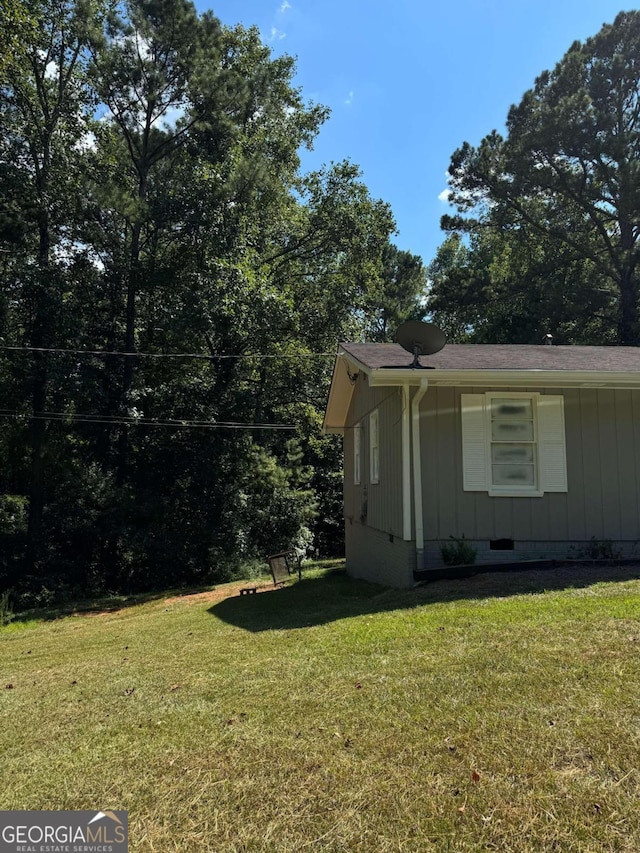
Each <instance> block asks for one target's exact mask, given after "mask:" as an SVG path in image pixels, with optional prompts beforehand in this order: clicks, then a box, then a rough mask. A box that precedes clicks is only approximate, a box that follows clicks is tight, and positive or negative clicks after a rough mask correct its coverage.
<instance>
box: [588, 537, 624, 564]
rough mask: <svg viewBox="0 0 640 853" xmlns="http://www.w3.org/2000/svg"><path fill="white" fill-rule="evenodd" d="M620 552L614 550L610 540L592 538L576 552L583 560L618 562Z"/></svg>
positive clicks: (617, 549) (616, 549)
mask: <svg viewBox="0 0 640 853" xmlns="http://www.w3.org/2000/svg"><path fill="white" fill-rule="evenodd" d="M621 556H622V551H620V549H619V548H615V547H614V545H613V542H612V540H611V539H596V537H595V536H592V537H591V539H590V540H589V544H588V545H587V546H586V547H585V548H583V549H582V550H581V551H578V557H580V558H581V559H584V560H619V559H620V557H621Z"/></svg>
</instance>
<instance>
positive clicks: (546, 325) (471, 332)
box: [429, 11, 640, 346]
mask: <svg viewBox="0 0 640 853" xmlns="http://www.w3.org/2000/svg"><path fill="white" fill-rule="evenodd" d="M449 174H450V187H451V196H450V200H451V202H452V204H453V205H454V206H455V207H456V208H457V210H458V215H457V216H454V217H450V216H448V217H444V219H443V227H444V228H445V229H446V230H447V231H449V232H451V233H450V236H449V237H448V238H447V240H446V242H445V243H444V244H443V246H442V247H441V248H440V251H439V253H438V256H437V258H436V259H435V261H434V262H433V263H432V265H431V268H430V277H431V279H432V282H433V287H432V292H431V298H430V302H429V308H430V310H431V311H432V312H433V315H434V318H435V319H436V320H437V321H439V322H440V323H441V324H442V325H443V327H444V328H446V329H447V331H448V332H449V333H450V335H453V336H454V337H456V338H457V339H465V338H471V339H472V340H476V341H482V342H511V343H539V342H541V340H542V338H543V336H544V335H545V334H547V333H551V334H553V336H554V340H555V342H556V343H611V344H623V345H634V346H636V345H639V344H640V320H639V299H640V279H639V277H638V275H639V272H638V270H639V264H638V261H639V260H640V248H639V242H638V241H639V239H640V12H638V11H633V12H623V13H620V14H619V15H618V16H617V18H616V20H615V21H614V23H613V24H610V25H605V26H604V27H603V28H602V29H601V30H600V32H599V33H597V34H596V35H595V36H593V37H592V38H589V39H587V40H586V41H585V42H584V43H581V42H575V43H574V44H573V45H572V46H571V48H570V49H569V51H568V52H567V53H566V55H565V56H564V57H563V59H562V60H561V61H560V62H559V63H558V64H557V65H556V67H555V68H554V69H553V71H545V72H544V73H543V74H541V75H540V76H539V77H538V79H537V80H536V81H535V86H534V88H533V89H532V90H531V91H528V92H526V93H525V95H524V97H523V98H522V101H521V102H520V104H519V105H517V106H514V107H512V108H511V110H510V112H509V116H508V119H507V135H506V137H503V136H502V135H501V134H499V133H498V132H497V131H493V132H492V133H490V134H489V135H488V136H486V137H485V138H484V139H483V140H482V142H481V143H480V145H479V146H478V147H477V148H475V147H473V146H471V145H470V144H469V143H467V142H465V143H464V145H463V146H462V147H461V148H460V149H458V150H457V151H456V152H455V153H454V155H453V157H452V160H451V166H450V169H449Z"/></svg>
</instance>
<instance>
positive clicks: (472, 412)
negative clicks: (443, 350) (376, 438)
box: [421, 387, 640, 542]
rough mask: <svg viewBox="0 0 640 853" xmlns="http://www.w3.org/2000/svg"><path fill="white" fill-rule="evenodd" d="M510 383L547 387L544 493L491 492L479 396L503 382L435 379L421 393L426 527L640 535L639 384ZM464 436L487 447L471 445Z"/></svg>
mask: <svg viewBox="0 0 640 853" xmlns="http://www.w3.org/2000/svg"><path fill="white" fill-rule="evenodd" d="M505 390H507V391H510V392H513V393H514V394H515V393H516V392H517V393H520V392H522V393H538V394H539V397H538V406H537V408H538V415H537V417H538V441H539V443H540V444H539V448H540V454H539V455H540V465H539V478H540V485H541V487H542V488H543V489H544V494H542V495H541V496H540V497H534V496H527V497H524V496H506V495H505V496H496V495H495V494H493V495H492V494H489V491H488V487H487V485H486V484H487V483H488V481H489V476H490V472H489V458H488V453H487V445H488V443H487V441H486V440H485V430H486V429H487V421H486V417H485V414H484V413H483V404H482V403H481V401H482V400H483V399H484V394H485V392H486V391H491V392H494V393H495V389H492V388H481V389H480V388H478V389H476V388H463V387H432V388H430V389H429V390H428V392H427V394H426V395H425V397H424V399H423V400H422V403H421V424H422V477H423V496H424V498H423V500H424V525H425V537H426V538H427V539H428V540H432V541H434V540H439V541H446V540H447V539H448V537H449V536H451V535H453V536H461V535H462V534H464V536H465V537H467V538H468V539H479V540H480V539H498V538H502V537H507V538H513V539H514V540H540V541H570V542H573V541H584V542H588V541H589V540H590V539H591V538H592V537H595V538H596V539H599V540H604V539H612V540H614V541H616V540H618V541H621V540H624V541H630V542H633V541H636V540H638V541H640V509H639V508H640V391H638V390H620V389H593V388H568V389H561V390H560V389H555V388H554V389H541V388H526V389H515V388H509V389H505ZM558 401H561V403H559V402H558ZM463 410H464V411H465V412H466V414H465V416H464V417H463V414H462V413H463ZM463 442H464V443H465V444H466V445H468V446H469V447H474V448H475V449H477V450H478V451H481V452H474V453H469V454H464V455H463V452H462V448H463ZM467 457H468V458H469V461H468V462H467V461H466V460H467Z"/></svg>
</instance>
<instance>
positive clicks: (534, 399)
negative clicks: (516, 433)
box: [484, 391, 544, 498]
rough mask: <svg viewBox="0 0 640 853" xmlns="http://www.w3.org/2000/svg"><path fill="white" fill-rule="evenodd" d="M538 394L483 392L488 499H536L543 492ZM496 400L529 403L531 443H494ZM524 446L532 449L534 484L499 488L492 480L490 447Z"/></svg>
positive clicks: (535, 392)
mask: <svg viewBox="0 0 640 853" xmlns="http://www.w3.org/2000/svg"><path fill="white" fill-rule="evenodd" d="M539 397H540V393H539V392H537V391H485V394H484V398H485V438H486V442H485V443H486V456H487V459H486V465H487V475H488V490H487V491H488V494H489V496H490V497H527V498H536V497H542V495H544V491H543V490H542V489H541V484H540V481H541V474H540V433H539V426H538V400H539ZM495 399H498V400H514V401H515V400H526V401H527V402H530V403H531V410H532V422H533V439H532V440H531V441H521V442H518V441H516V442H506V441H505V442H500V441H495V440H494V439H493V435H492V425H493V421H494V418H493V401H494V400H495ZM501 443H502V444H508V443H511V444H526V445H530V446H532V447H533V472H534V483H533V485H532V486H528V485H523V486H513V485H509V486H506V485H505V486H500V485H495V483H494V480H493V454H492V452H491V451H492V446H493V445H494V444H501Z"/></svg>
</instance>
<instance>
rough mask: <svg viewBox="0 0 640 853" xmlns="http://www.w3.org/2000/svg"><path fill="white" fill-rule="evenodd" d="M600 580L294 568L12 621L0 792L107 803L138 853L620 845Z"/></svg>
mask: <svg viewBox="0 0 640 853" xmlns="http://www.w3.org/2000/svg"><path fill="white" fill-rule="evenodd" d="M599 577H600V576H598V575H595V574H593V573H592V574H591V575H589V574H588V573H586V574H585V573H583V574H578V573H576V574H574V575H572V576H571V578H570V579H569V581H568V582H569V583H573V584H574V585H573V586H571V587H568V588H559V589H548V590H546V591H544V587H545V586H550V585H553V584H554V583H555V580H554V575H553V573H552V572H546V573H524V574H522V575H515V576H510V575H492V576H489V575H487V576H479V577H478V578H471V579H468V580H461V581H455V582H454V581H451V582H440V583H436V584H432V585H430V586H426V587H423V588H420V589H417V590H413V591H409V592H398V591H391V590H386V589H383V588H381V587H376V586H372V585H368V584H364V583H359V582H356V581H353V580H350V579H349V578H347V577H346V576H345V575H344V574H343V573H341V572H335V571H333V572H328V573H327V572H324V571H319V570H317V571H311V572H309V573H307V574H306V576H305V578H304V579H303V581H302V582H301V583H296V584H293V585H292V586H291V587H288V588H286V589H284V590H279V591H275V592H269V593H264V594H259V595H254V596H243V597H240V596H239V595H237V594H235V593H236V592H237V589H238V587H239V586H241V585H242V584H231V585H227V586H226V587H224V588H218V589H217V590H214V591H213V592H212V593H202V592H200V593H199V594H195V595H192V596H175V595H173V596H172V595H169V594H167V595H166V596H164V595H163V596H161V597H156V598H151V599H149V600H146V601H142V602H137V603H136V602H126V601H122V602H119V603H118V606H117V608H116V609H113V607H114V605H113V604H111V605H104V606H101V605H100V604H98V605H97V606H96V605H94V606H92V607H86V606H85V607H84V608H83V609H81V610H79V612H77V613H75V614H73V613H71V614H67V615H60V616H59V618H51V617H53V616H58V614H55V613H54V614H51V613H49V614H47V613H40V614H30V615H28V616H22V617H20V618H19V619H16V621H14V622H12V623H11V624H10V625H8V626H5V627H3V628H1V629H0V640H1V642H0V673H2V675H1V676H0V679H1V681H0V703H1V713H2V728H1V730H0V754H1V755H2V763H1V765H0V792H2V793H0V808H2V809H8V808H15V809H81V808H86V809H97V808H100V809H105V808H124V809H128V811H129V837H130V842H129V844H130V850H131V851H145V853H146V851H160V853H172V851H195V850H204V851H216V853H240V851H243V853H244V851H256V852H257V851H274V853H276V851H277V853H289V851H296V853H298V851H300V853H302V851H305V850H314V851H315V850H319V851H336V852H337V851H352V850H353V851H372V853H373V852H374V851H375V853H384V851H408V853H414V851H438V853H440V851H456V853H458V851H462V852H463V853H466V851H469V853H476V851H500V853H511V851H513V853H529V851H560V853H570V852H571V851H576V852H577V851H579V852H580V853H591V851H593V853H596V851H597V853H601V851H628V853H632V851H633V853H637V851H638V850H640V816H639V814H638V802H639V801H640V771H639V769H638V768H640V704H639V698H638V697H639V696H640V580H638V579H637V576H635V577H634V575H633V572H632V571H631V570H619V571H618V572H617V573H616V570H610V571H609V574H608V575H607V576H606V577H607V578H608V580H606V581H602V580H600V581H599V580H598V578H599ZM613 578H616V579H615V580H614V579H613ZM556 580H557V578H556ZM564 582H565V581H563V583H564ZM231 595H232V597H225V596H231Z"/></svg>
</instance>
